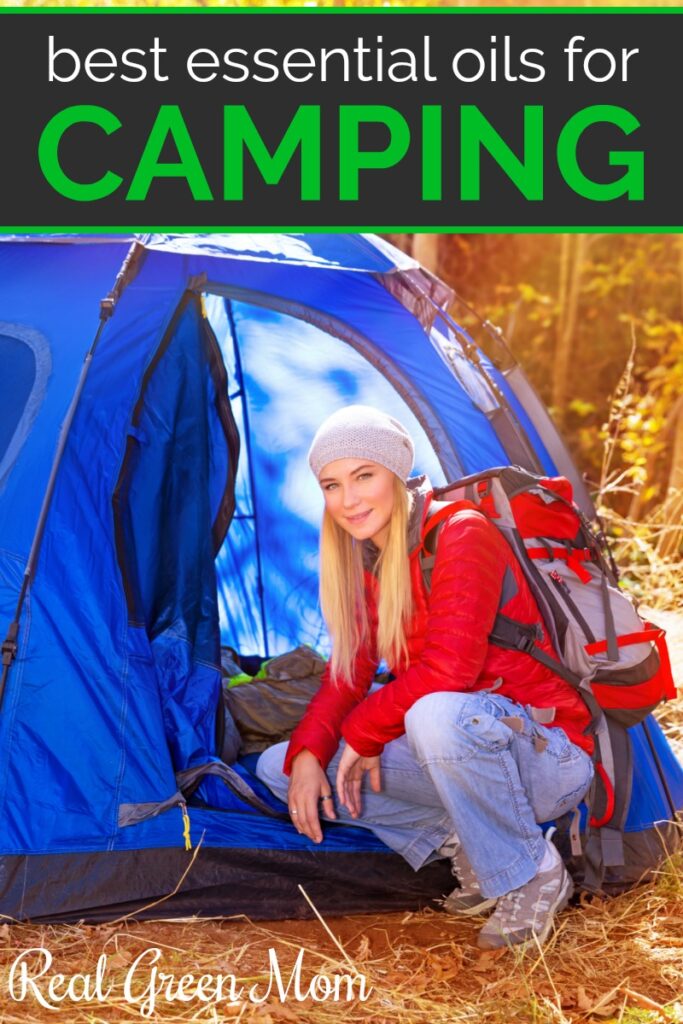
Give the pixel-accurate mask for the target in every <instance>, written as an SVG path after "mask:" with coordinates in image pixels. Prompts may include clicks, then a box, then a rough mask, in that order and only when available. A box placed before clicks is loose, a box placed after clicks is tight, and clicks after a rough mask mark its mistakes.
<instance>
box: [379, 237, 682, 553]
mask: <svg viewBox="0 0 683 1024" xmlns="http://www.w3.org/2000/svg"><path fill="white" fill-rule="evenodd" d="M389 237H390V238H391V240H392V241H394V243H395V244H397V245H398V246H399V247H400V248H402V249H404V250H405V251H407V252H410V253H412V255H414V256H415V257H416V258H417V259H419V260H420V262H421V263H422V264H423V265H424V266H427V267H428V268H429V269H431V270H433V271H434V272H435V273H438V275H439V276H440V277H441V278H443V279H444V280H445V281H447V282H448V283H449V284H450V285H451V286H452V287H453V288H454V289H455V290H456V292H457V293H458V294H459V295H460V296H462V298H463V299H464V300H465V301H466V302H467V303H468V304H469V305H470V306H473V307H474V308H475V309H476V310H477V311H478V313H480V314H481V315H482V316H483V317H484V318H485V319H488V320H491V321H492V322H493V323H495V324H498V325H499V326H500V327H501V328H502V329H503V333H504V336H505V338H506V340H507V343H508V345H509V347H510V349H511V350H512V352H513V354H514V356H515V358H516V359H517V360H518V361H519V362H520V363H521V364H522V366H523V367H524V369H525V371H526V372H527V374H528V375H529V377H530V378H531V380H532V381H533V383H534V385H535V387H536V388H537V390H538V391H539V393H540V395H541V397H542V398H543V400H544V401H545V402H546V404H547V405H548V407H549V408H550V410H551V412H552V414H553V416H554V418H555V420H556V422H557V423H558V425H559V426H560V428H561V429H562V431H563V434H564V436H565V438H566V440H567V442H568V444H569V446H570V449H571V450H572V453H573V455H574V457H575V459H576V461H577V464H578V465H579V466H580V467H581V469H582V470H583V471H584V473H585V474H586V477H587V479H588V480H589V482H590V484H591V485H592V487H593V490H594V492H595V493H596V496H597V500H598V501H599V502H600V501H603V502H606V503H607V504H608V505H609V508H610V510H611V511H612V512H613V513H614V514H615V515H617V516H620V517H621V519H622V522H621V525H620V526H619V527H616V528H615V529H616V530H617V533H618V532H619V531H621V532H622V533H623V532H624V530H626V529H627V528H626V526H624V523H625V522H627V521H628V522H630V523H631V524H632V525H633V524H635V523H636V522H637V521H638V522H643V521H646V522H647V524H648V525H649V528H650V531H651V533H650V537H649V540H650V542H651V543H652V544H653V545H654V547H655V548H656V550H657V553H658V555H659V556H660V557H662V558H665V559H669V560H674V561H675V560H676V559H677V558H680V557H681V555H682V554H683V526H682V517H683V239H682V238H681V237H680V236H677V235H636V234H630V235H612V234H609V235H586V234H574V235H533V234H530V235H394V236H389ZM451 312H452V313H453V315H454V317H455V318H456V319H459V320H460V321H461V322H462V323H464V325H465V326H467V327H468V329H470V330H472V332H473V333H474V335H475V337H477V338H478V340H480V341H482V343H484V339H483V338H482V336H481V331H479V330H478V324H477V321H476V320H474V318H473V317H472V316H471V315H470V314H468V312H467V310H466V309H465V308H464V307H463V306H462V305H461V304H459V303H457V302H456V303H455V304H454V307H453V309H452V311H451Z"/></svg>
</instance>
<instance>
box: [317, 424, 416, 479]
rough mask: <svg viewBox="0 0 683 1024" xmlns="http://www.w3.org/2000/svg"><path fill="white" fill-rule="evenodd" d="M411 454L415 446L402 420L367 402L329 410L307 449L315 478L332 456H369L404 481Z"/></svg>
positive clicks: (345, 457)
mask: <svg viewBox="0 0 683 1024" xmlns="http://www.w3.org/2000/svg"><path fill="white" fill-rule="evenodd" d="M414 457H415V446H414V445H413V442H412V439H411V437H410V434H409V433H408V431H407V430H406V428H405V427H404V426H403V424H402V423H399V421H398V420H395V419H394V417H393V416H388V415H387V413H385V412H380V411H379V409H373V408H372V407H371V406H369V405H347V406H345V408H343V409H337V411H336V412H333V413H332V415H331V416H328V418H327V419H326V420H325V422H324V423H322V424H321V425H320V427H319V428H318V431H317V433H316V435H315V437H314V438H313V443H312V444H311V447H310V450H309V452H308V462H309V465H310V467H311V469H312V470H313V472H314V473H315V476H316V479H319V478H320V473H321V471H322V470H323V468H324V467H325V466H326V465H327V464H328V463H329V462H334V461H335V460H336V459H369V460H370V461H371V462H378V463H379V464H380V465H381V466H386V468H387V469H390V470H391V472H392V473H395V474H396V476H397V477H399V479H401V480H402V481H403V482H404V483H405V482H406V480H407V479H408V476H409V474H410V470H411V469H412V466H413V459H414Z"/></svg>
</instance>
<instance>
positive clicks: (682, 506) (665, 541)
mask: <svg viewBox="0 0 683 1024" xmlns="http://www.w3.org/2000/svg"><path fill="white" fill-rule="evenodd" d="M677 404H678V406H679V409H678V415H677V416H676V424H675V429H674V437H673V453H672V457H671V471H670V472H669V486H668V489H667V496H666V501H665V502H664V506H663V508H662V522H663V524H664V526H665V527H666V529H665V531H664V532H663V533H662V535H661V537H660V538H659V544H658V545H657V551H658V552H659V554H660V555H661V556H662V558H675V557H676V555H677V554H678V553H679V551H680V549H681V546H682V545H683V402H682V401H680V400H679V401H678V403H677Z"/></svg>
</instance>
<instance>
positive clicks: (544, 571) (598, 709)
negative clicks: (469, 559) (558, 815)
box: [419, 466, 676, 892]
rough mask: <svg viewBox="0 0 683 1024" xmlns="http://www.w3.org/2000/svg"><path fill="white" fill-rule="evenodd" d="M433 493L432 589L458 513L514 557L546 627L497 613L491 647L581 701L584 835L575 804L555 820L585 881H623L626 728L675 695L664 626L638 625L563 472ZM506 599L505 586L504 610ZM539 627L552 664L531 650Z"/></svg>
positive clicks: (513, 472) (428, 537) (426, 568)
mask: <svg viewBox="0 0 683 1024" xmlns="http://www.w3.org/2000/svg"><path fill="white" fill-rule="evenodd" d="M434 499H436V500H432V504H431V506H430V508H429V514H428V517H427V520H426V522H425V526H424V529H423V536H422V545H421V549H420V555H419V557H420V563H421V567H422V575H423V579H424V582H425V587H426V589H427V592H429V590H430V587H431V570H432V568H433V565H434V559H435V554H434V552H435V550H436V541H437V537H438V529H439V527H440V525H441V524H442V523H443V521H444V520H445V519H446V518H448V516H450V515H452V514H453V512H454V511H457V510H458V508H464V507H470V508H471V507H473V506H474V507H476V508H477V509H478V510H479V511H481V512H483V513H484V515H485V516H486V517H487V519H488V520H489V521H490V522H491V523H492V524H493V525H494V526H495V527H496V529H498V530H499V531H500V532H501V533H502V534H503V536H504V537H505V539H506V540H507V542H508V543H509V545H510V547H511V548H512V550H513V552H514V553H515V556H516V558H517V560H518V562H519V564H520V566H521V568H522V570H523V572H524V576H525V578H526V580H527V583H528V584H529V587H530V589H531V592H532V593H533V595H534V598H535V599H536V603H537V604H538V606H539V609H540V612H541V616H542V619H543V622H542V623H541V622H539V623H538V624H534V625H528V624H525V623H521V622H516V621H515V620H513V619H511V618H509V617H508V616H506V615H504V614H503V613H502V612H501V611H499V612H498V615H497V616H496V619H495V621H494V624H493V629H492V631H491V633H490V635H489V642H490V643H492V644H495V645H496V646H499V647H504V648H506V649H512V650H519V651H523V652H524V653H526V654H528V655H530V656H531V657H532V658H535V659H536V661H539V662H541V664H543V665H545V666H546V667H547V668H550V669H551V670H552V671H553V672H554V673H556V674H557V675H559V676H560V677H561V678H563V679H565V680H566V681H567V682H568V683H570V685H571V686H573V687H574V688H575V689H576V690H578V692H579V693H580V694H581V696H582V697H583V699H584V701H585V702H586V705H587V706H588V709H589V711H590V713H591V719H592V720H591V725H590V731H591V733H592V735H593V737H594V740H595V751H594V759H595V768H596V771H595V778H594V782H593V785H592V787H591V791H590V792H589V794H588V797H587V799H586V804H587V806H588V808H589V809H590V811H589V815H588V818H587V823H586V828H585V829H584V833H583V842H582V836H581V831H580V817H579V811H578V809H577V810H576V811H575V812H574V814H573V815H571V817H570V818H569V819H567V820H565V821H564V822H562V823H559V824H560V825H561V831H562V832H563V833H564V836H565V845H566V846H567V847H568V850H567V854H568V859H570V860H571V862H572V866H573V867H574V869H575V870H574V874H575V876H576V880H577V881H578V882H579V884H580V885H581V886H582V887H583V888H585V889H587V890H589V891H594V892H602V891H605V890H606V881H607V879H608V878H609V881H610V888H611V891H615V890H617V889H619V880H620V879H621V881H622V883H623V884H622V885H621V888H624V887H626V884H631V883H632V882H633V881H635V880H636V879H635V876H634V874H633V871H629V865H628V863H627V860H628V857H627V856H626V854H625V847H624V835H623V830H624V824H625V821H626V815H627V813H628V808H629V802H630V797H631V785H632V774H633V768H632V750H631V741H630V737H629V734H628V728H629V727H631V726H633V725H636V724H639V723H641V722H644V721H645V719H646V718H647V716H648V715H649V714H650V712H651V711H652V710H653V709H654V708H655V707H657V705H658V704H660V703H661V702H662V701H664V700H669V699H672V698H674V697H675V696H676V689H675V685H674V682H673V678H672V674H671V666H670V661H669V656H668V651H667V647H666V640H665V632H664V630H663V629H660V628H659V627H657V626H655V625H654V624H653V623H651V622H646V621H644V620H643V619H642V618H641V617H640V615H639V614H638V611H637V609H636V608H635V606H634V604H633V603H632V601H631V600H630V598H629V597H628V596H627V595H626V594H625V593H624V592H623V591H622V590H620V589H619V587H618V573H617V569H616V566H615V564H614V562H613V560H612V558H611V554H610V553H609V549H608V547H607V543H606V539H605V537H604V535H602V534H601V533H596V532H595V531H594V529H593V527H592V526H591V524H590V523H589V522H588V520H587V519H586V517H585V516H584V515H583V513H582V512H581V511H580V509H579V508H578V507H577V506H576V505H575V504H574V503H573V501H572V487H571V484H570V482H569V481H568V480H567V479H566V478H564V477H554V478H545V477H540V476H537V475H535V474H533V473H530V472H528V471H527V470H525V469H522V468H520V467H519V466H505V467H501V468H497V469H490V470H486V471H484V472H482V473H477V474H475V475H472V476H468V477H465V478H463V479H462V480H459V481H456V482H455V483H452V484H447V485H446V486H445V487H441V488H438V490H435V491H434ZM506 600H507V596H506V588H505V585H504V586H503V592H502V594H501V605H503V604H504V603H505V602H506ZM544 625H545V627H546V629H547V631H548V633H549V635H550V638H551V640H552V643H553V647H554V649H555V651H556V652H557V654H558V656H559V658H560V662H559V663H558V662H557V660H555V659H554V658H552V657H550V656H549V655H548V654H546V653H545V652H544V651H543V650H541V649H540V648H539V647H538V646H537V643H536V641H537V640H538V639H539V638H540V636H542V630H543V626H544ZM674 813H675V809H674ZM659 852H660V855H661V850H660V851H659ZM648 856H650V854H648ZM641 873H642V872H641ZM624 880H626V882H625V881H624Z"/></svg>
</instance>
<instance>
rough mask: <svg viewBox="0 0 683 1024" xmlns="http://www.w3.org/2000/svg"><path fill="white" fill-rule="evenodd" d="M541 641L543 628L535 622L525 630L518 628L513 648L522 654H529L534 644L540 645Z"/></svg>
mask: <svg viewBox="0 0 683 1024" xmlns="http://www.w3.org/2000/svg"><path fill="white" fill-rule="evenodd" d="M542 639H543V627H542V626H541V625H540V623H538V622H536V623H534V625H533V626H531V625H530V626H527V627H526V629H521V628H520V630H519V633H518V636H517V643H516V644H515V646H516V648H517V650H518V651H521V652H522V653H523V654H531V652H532V651H533V650H534V649H535V647H536V644H537V643H540V642H541V640H542Z"/></svg>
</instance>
